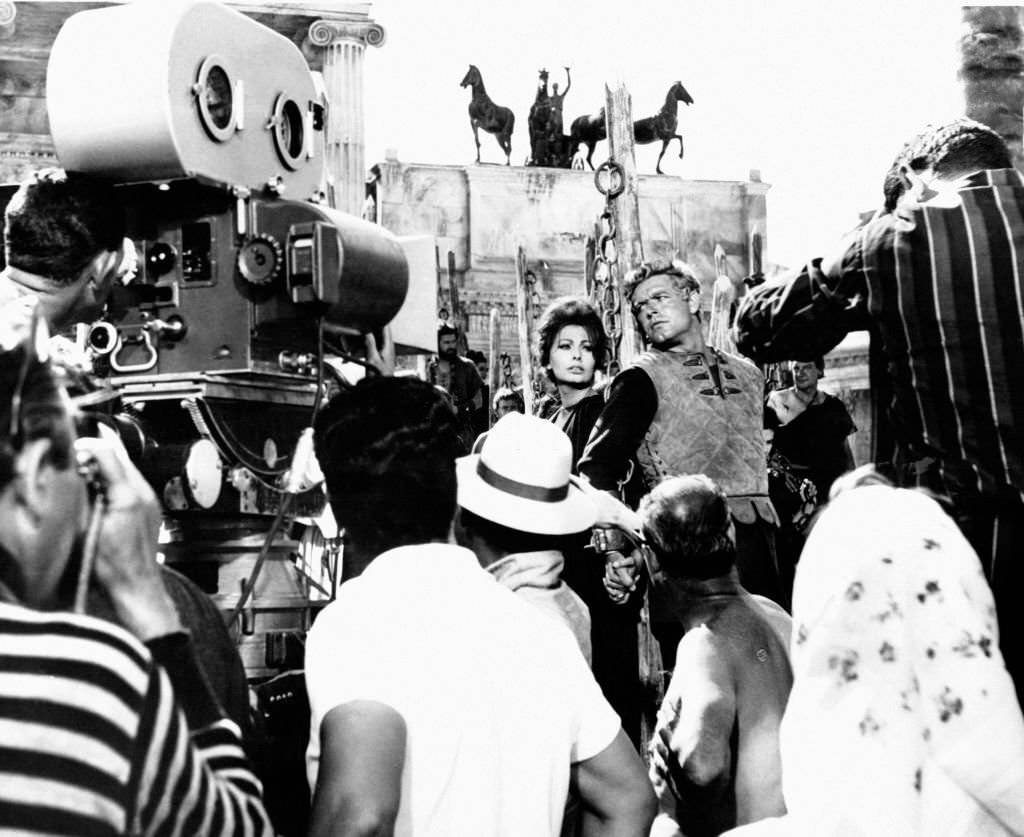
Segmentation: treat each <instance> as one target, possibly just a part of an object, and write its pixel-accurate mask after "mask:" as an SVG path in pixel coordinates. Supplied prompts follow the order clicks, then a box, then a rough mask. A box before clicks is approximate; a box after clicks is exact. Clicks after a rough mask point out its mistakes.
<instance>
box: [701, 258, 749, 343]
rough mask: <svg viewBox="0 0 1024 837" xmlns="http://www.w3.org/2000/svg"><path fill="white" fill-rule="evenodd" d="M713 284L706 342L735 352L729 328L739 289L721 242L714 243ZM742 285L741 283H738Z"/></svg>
mask: <svg viewBox="0 0 1024 837" xmlns="http://www.w3.org/2000/svg"><path fill="white" fill-rule="evenodd" d="M715 274H716V275H715V284H714V287H713V289H712V292H711V315H710V316H709V317H708V331H707V341H708V344H709V345H711V346H714V347H715V348H716V349H721V350H722V351H723V352H730V353H732V354H735V353H736V344H735V343H733V341H732V336H731V334H730V333H729V328H730V326H731V325H732V312H733V307H734V306H735V304H736V300H737V298H738V294H739V291H738V289H737V283H736V282H734V281H733V280H732V278H731V277H730V276H729V268H728V266H727V263H726V260H725V250H724V249H723V247H722V245H721V244H716V245H715ZM740 286H741V287H742V285H740Z"/></svg>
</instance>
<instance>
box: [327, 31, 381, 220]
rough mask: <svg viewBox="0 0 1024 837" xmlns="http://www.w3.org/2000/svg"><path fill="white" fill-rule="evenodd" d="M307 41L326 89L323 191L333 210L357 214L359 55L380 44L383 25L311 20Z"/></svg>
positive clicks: (360, 180)
mask: <svg viewBox="0 0 1024 837" xmlns="http://www.w3.org/2000/svg"><path fill="white" fill-rule="evenodd" d="M309 42H310V43H311V44H312V45H313V46H315V47H318V48H320V49H321V50H323V76H324V84H325V86H326V88H327V98H328V108H327V125H326V132H325V138H326V152H325V153H326V166H325V170H326V177H327V187H328V189H329V190H331V191H333V194H334V201H335V206H336V207H337V208H338V209H340V210H342V211H344V212H350V213H352V214H353V215H359V214H360V213H361V211H362V207H363V199H364V197H365V180H366V161H365V159H364V137H363V53H364V51H365V49H366V47H367V45H369V46H375V47H379V46H381V44H383V43H384V27H382V26H380V24H378V23H374V22H373V21H369V20H366V21H346V20H317V21H315V22H314V23H313V24H312V25H311V26H310V27H309Z"/></svg>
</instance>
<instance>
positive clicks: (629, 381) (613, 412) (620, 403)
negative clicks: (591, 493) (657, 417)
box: [579, 368, 658, 492]
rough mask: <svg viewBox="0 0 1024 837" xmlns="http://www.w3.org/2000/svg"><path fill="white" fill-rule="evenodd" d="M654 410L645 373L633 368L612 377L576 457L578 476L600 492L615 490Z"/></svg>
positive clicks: (653, 397) (655, 401) (652, 392)
mask: <svg viewBox="0 0 1024 837" xmlns="http://www.w3.org/2000/svg"><path fill="white" fill-rule="evenodd" d="M657 411H658V392H657V390H655V388H654V382H653V381H651V379H650V377H649V376H648V375H647V373H646V372H644V371H643V370H642V369H636V368H634V369H627V370H625V371H624V372H620V373H619V374H618V375H616V376H615V380H613V381H612V383H611V387H610V389H609V391H608V400H607V402H606V403H605V405H604V409H603V410H602V411H601V415H600V416H599V417H598V419H597V422H596V423H595V424H594V429H593V430H592V431H591V432H590V440H589V441H588V442H587V446H586V447H585V448H584V450H583V454H582V456H580V461H579V472H580V475H581V476H584V477H586V479H587V480H588V481H589V482H590V484H591V485H594V486H596V487H597V488H600V489H602V490H603V491H612V492H614V491H616V489H617V487H618V484H619V482H620V481H621V480H623V479H624V478H625V477H626V472H627V469H628V467H629V462H630V460H631V459H632V458H633V456H634V455H635V454H636V450H637V448H638V447H640V443H641V442H642V441H643V440H644V436H645V435H646V434H647V430H648V429H649V428H650V426H651V422H652V421H654V414H655V413H656V412H657Z"/></svg>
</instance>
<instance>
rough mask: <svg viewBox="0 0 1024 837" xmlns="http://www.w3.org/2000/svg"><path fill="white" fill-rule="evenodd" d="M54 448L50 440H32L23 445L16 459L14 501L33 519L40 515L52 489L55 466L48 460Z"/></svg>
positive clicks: (13, 483)
mask: <svg viewBox="0 0 1024 837" xmlns="http://www.w3.org/2000/svg"><path fill="white" fill-rule="evenodd" d="M52 446H53V442H51V441H50V440H49V439H32V440H30V441H28V442H26V443H25V444H24V445H22V447H21V450H20V451H18V455H17V458H16V459H15V465H14V468H15V474H14V480H13V481H12V489H13V491H14V499H15V502H16V503H17V505H18V506H19V507H22V508H24V509H25V510H26V511H27V512H28V513H29V514H30V515H31V516H32V517H33V518H36V517H38V516H39V515H40V513H41V511H40V510H41V509H42V508H43V507H44V506H45V503H46V502H47V498H48V496H49V492H50V489H51V487H52V478H53V475H54V466H53V463H52V462H51V461H50V459H49V458H48V455H49V453H50V448H51V447H52Z"/></svg>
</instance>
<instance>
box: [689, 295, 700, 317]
mask: <svg viewBox="0 0 1024 837" xmlns="http://www.w3.org/2000/svg"><path fill="white" fill-rule="evenodd" d="M698 311H700V291H690V313H691V314H696V313H697V312H698Z"/></svg>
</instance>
